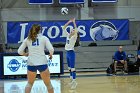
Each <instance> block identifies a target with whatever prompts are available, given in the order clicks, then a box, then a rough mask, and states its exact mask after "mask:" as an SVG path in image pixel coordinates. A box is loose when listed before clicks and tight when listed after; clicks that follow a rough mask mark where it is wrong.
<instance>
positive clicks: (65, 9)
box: [61, 7, 69, 15]
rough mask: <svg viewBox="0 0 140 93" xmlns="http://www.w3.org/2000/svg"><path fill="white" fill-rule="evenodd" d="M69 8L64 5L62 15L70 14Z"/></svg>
mask: <svg viewBox="0 0 140 93" xmlns="http://www.w3.org/2000/svg"><path fill="white" fill-rule="evenodd" d="M68 11H69V10H68V8H67V7H63V8H61V14H62V15H66V14H68Z"/></svg>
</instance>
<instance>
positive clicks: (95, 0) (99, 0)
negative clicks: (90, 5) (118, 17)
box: [92, 0, 118, 3]
mask: <svg viewBox="0 0 140 93" xmlns="http://www.w3.org/2000/svg"><path fill="white" fill-rule="evenodd" d="M92 2H98V3H100V2H108V3H109V2H118V0H92Z"/></svg>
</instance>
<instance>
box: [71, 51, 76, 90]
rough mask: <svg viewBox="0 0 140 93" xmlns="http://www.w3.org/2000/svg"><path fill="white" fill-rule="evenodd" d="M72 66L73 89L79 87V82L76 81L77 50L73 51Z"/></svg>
mask: <svg viewBox="0 0 140 93" xmlns="http://www.w3.org/2000/svg"><path fill="white" fill-rule="evenodd" d="M70 66H71V72H72V78H73V80H72V84H71V85H72V86H71V89H75V88H76V87H77V82H76V70H75V52H74V51H71V56H70Z"/></svg>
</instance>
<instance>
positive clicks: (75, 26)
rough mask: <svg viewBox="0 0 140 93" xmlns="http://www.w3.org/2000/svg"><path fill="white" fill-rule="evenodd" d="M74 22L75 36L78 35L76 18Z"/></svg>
mask: <svg viewBox="0 0 140 93" xmlns="http://www.w3.org/2000/svg"><path fill="white" fill-rule="evenodd" d="M72 22H73V24H74V30H75V34H77V33H78V30H77V25H76V22H75V18H73V20H72Z"/></svg>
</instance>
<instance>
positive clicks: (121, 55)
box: [114, 51, 126, 61]
mask: <svg viewBox="0 0 140 93" xmlns="http://www.w3.org/2000/svg"><path fill="white" fill-rule="evenodd" d="M114 58H115V60H117V61H119V60H126V53H125V52H124V51H122V52H120V51H116V52H115V55H114Z"/></svg>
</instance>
